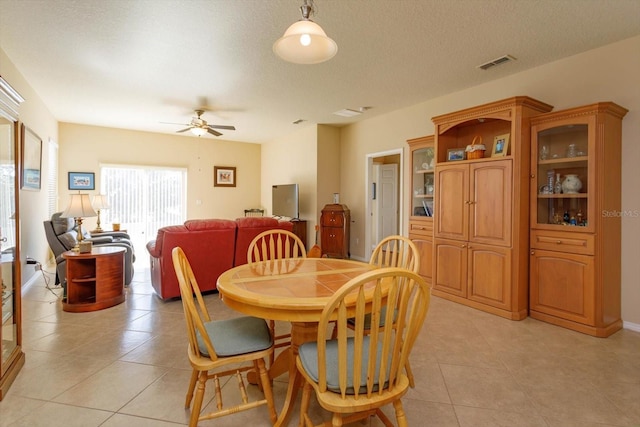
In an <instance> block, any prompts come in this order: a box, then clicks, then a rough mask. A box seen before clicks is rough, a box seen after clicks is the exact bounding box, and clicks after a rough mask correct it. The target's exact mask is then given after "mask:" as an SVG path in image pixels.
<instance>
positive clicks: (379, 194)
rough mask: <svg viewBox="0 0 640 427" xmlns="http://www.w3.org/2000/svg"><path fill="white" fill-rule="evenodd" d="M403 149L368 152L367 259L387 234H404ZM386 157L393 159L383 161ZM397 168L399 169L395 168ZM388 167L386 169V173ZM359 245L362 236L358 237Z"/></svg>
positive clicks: (366, 175) (366, 169)
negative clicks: (401, 190) (402, 231)
mask: <svg viewBox="0 0 640 427" xmlns="http://www.w3.org/2000/svg"><path fill="white" fill-rule="evenodd" d="M403 153H404V152H403V149H401V148H400V149H395V150H390V151H385V152H380V153H372V154H367V156H366V168H365V182H366V189H365V200H366V201H367V210H366V215H365V227H364V230H365V236H364V256H363V259H362V260H363V261H368V260H369V258H370V257H371V252H372V251H373V248H374V247H375V245H376V244H377V242H379V241H380V240H381V239H382V238H383V237H385V236H388V235H391V234H402V233H401V232H400V230H402V228H403V220H402V216H403V213H402V193H401V192H400V189H401V188H403V184H402V182H403V179H402V164H403V161H404V160H403ZM385 160H387V161H388V160H391V162H387V163H383V162H384V161H385ZM393 169H395V171H394V170H393ZM383 170H384V172H383ZM355 243H356V244H358V239H357V238H356V239H355Z"/></svg>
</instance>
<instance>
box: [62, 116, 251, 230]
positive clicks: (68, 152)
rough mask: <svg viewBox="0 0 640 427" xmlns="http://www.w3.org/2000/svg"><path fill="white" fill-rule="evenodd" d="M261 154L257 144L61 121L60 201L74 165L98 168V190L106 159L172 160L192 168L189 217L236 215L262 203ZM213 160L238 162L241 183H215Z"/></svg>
mask: <svg viewBox="0 0 640 427" xmlns="http://www.w3.org/2000/svg"><path fill="white" fill-rule="evenodd" d="M260 158H261V146H260V145H258V144H248V143H240V142H231V141H224V140H220V139H213V138H209V137H203V138H197V137H190V136H179V135H167V134H159V133H149V132H139V131H131V130H123V129H113V128H104V127H98V126H86V125H78V124H70V123H60V153H59V163H58V172H59V175H58V182H59V185H60V188H59V191H58V193H59V195H60V200H59V203H58V206H59V208H60V209H62V208H64V207H65V206H66V205H67V203H68V195H69V194H70V193H71V192H70V191H69V190H67V181H68V177H67V173H68V172H69V171H75V172H95V174H96V191H95V192H93V193H98V192H99V189H100V165H101V164H124V165H134V166H160V167H166V166H170V167H178V168H186V169H187V218H188V219H194V218H227V219H235V218H238V217H241V216H244V209H247V208H253V207H258V206H260ZM214 166H233V167H235V168H236V187H214V186H213V167H214ZM85 223H86V224H87V226H88V227H90V228H89V229H91V228H93V226H94V225H95V219H94V218H87V220H86V221H85ZM124 226H126V224H124Z"/></svg>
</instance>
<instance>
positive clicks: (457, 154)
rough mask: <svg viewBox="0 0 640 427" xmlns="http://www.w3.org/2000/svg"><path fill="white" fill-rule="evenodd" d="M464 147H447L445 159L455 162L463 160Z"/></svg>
mask: <svg viewBox="0 0 640 427" xmlns="http://www.w3.org/2000/svg"><path fill="white" fill-rule="evenodd" d="M464 153H465V151H464V148H449V149H448V150H447V161H448V162H455V161H458V160H464Z"/></svg>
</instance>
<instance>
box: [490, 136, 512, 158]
mask: <svg viewBox="0 0 640 427" xmlns="http://www.w3.org/2000/svg"><path fill="white" fill-rule="evenodd" d="M508 150H509V134H508V133H505V134H504V135H498V136H496V137H495V138H493V149H492V150H491V157H504V156H506V155H507V151H508Z"/></svg>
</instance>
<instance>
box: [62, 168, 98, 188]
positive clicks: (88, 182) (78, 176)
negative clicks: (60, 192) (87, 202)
mask: <svg viewBox="0 0 640 427" xmlns="http://www.w3.org/2000/svg"><path fill="white" fill-rule="evenodd" d="M95 189H96V181H95V174H94V173H93V172H69V190H95Z"/></svg>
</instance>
